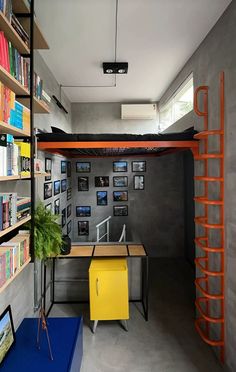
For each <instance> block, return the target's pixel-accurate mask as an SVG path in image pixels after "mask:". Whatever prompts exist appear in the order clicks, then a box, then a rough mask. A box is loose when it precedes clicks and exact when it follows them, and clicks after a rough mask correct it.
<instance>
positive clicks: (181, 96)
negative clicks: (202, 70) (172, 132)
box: [159, 74, 193, 132]
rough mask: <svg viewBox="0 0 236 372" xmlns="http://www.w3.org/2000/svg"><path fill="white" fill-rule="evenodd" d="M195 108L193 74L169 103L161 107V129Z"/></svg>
mask: <svg viewBox="0 0 236 372" xmlns="http://www.w3.org/2000/svg"><path fill="white" fill-rule="evenodd" d="M192 109H193V75H192V74H191V75H190V76H189V77H188V78H187V79H186V80H185V81H184V83H183V84H182V85H181V86H180V87H179V89H178V90H177V91H176V92H175V93H174V95H173V96H172V97H171V98H170V99H169V101H168V102H167V103H165V104H164V105H163V106H161V107H160V123H159V130H160V132H162V131H163V130H165V129H166V128H168V127H169V126H170V125H171V124H173V123H175V122H176V121H177V120H179V119H180V118H182V117H183V116H184V115H186V114H187V113H188V112H189V111H191V110H192Z"/></svg>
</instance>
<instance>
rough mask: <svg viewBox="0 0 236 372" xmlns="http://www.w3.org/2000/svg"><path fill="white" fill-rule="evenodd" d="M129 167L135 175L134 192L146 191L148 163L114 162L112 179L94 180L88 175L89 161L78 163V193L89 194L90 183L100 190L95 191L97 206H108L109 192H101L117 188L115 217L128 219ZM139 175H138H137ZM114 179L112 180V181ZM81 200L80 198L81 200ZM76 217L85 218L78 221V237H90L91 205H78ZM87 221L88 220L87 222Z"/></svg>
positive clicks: (97, 177) (104, 176)
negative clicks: (145, 174) (109, 188)
mask: <svg viewBox="0 0 236 372" xmlns="http://www.w3.org/2000/svg"><path fill="white" fill-rule="evenodd" d="M129 166H131V171H132V173H134V175H133V179H132V183H133V190H144V188H145V177H144V175H143V174H140V173H145V172H146V161H143V160H142V161H132V162H131V164H129V163H128V162H127V161H113V173H114V175H113V176H112V177H109V176H106V175H101V176H97V175H95V176H94V180H92V179H91V177H89V175H88V173H91V172H92V169H91V168H92V165H91V162H87V161H84V162H83V161H77V162H76V173H78V174H79V175H78V192H87V191H89V188H90V186H91V185H90V184H89V183H90V182H94V183H93V185H92V186H93V187H95V188H97V189H98V190H96V191H95V195H94V198H96V205H97V206H99V207H100V206H101V207H102V206H107V205H108V192H110V191H107V190H101V189H103V188H104V189H105V188H108V187H110V186H112V187H113V188H117V190H113V191H112V200H113V203H114V204H113V216H115V217H127V216H128V203H127V202H128V197H129V196H128V194H129V191H128V186H129V176H128V175H126V174H125V173H128V171H129V169H128V168H129ZM135 173H137V174H135ZM111 178H112V179H111ZM79 199H80V198H79ZM75 208H76V217H79V218H83V220H79V221H78V235H79V236H88V235H89V217H91V214H92V211H91V209H92V207H91V206H90V205H76V206H75ZM85 219H86V220H85Z"/></svg>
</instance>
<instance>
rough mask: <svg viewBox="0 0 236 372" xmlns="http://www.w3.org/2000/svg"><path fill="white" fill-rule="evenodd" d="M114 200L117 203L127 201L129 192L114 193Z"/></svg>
mask: <svg viewBox="0 0 236 372" xmlns="http://www.w3.org/2000/svg"><path fill="white" fill-rule="evenodd" d="M113 200H114V201H115V202H120V201H127V200H128V191H113Z"/></svg>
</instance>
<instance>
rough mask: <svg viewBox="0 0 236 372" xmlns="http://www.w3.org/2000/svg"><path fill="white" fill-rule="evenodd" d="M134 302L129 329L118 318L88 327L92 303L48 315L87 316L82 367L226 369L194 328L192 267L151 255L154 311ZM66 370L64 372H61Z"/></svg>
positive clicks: (139, 371) (93, 371)
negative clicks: (144, 312) (145, 312)
mask: <svg viewBox="0 0 236 372" xmlns="http://www.w3.org/2000/svg"><path fill="white" fill-rule="evenodd" d="M141 310H142V309H141V307H140V306H139V304H138V305H137V304H131V305H130V320H129V322H128V327H129V331H128V332H125V331H124V330H123V329H122V328H121V327H120V325H119V323H118V322H116V321H114V322H100V323H99V324H98V328H97V331H96V334H95V335H93V334H92V333H91V331H90V328H89V325H90V324H89V308H88V305H54V307H53V309H52V312H51V314H50V316H78V315H81V313H82V314H83V316H84V323H85V325H84V357H83V364H82V368H81V372H113V371H114V372H209V371H214V372H218V371H222V370H223V369H222V368H221V366H220V365H219V363H218V361H217V359H216V357H215V355H214V353H213V351H212V350H211V348H210V347H209V346H207V345H206V344H205V343H203V342H202V341H201V339H200V337H199V336H198V335H197V333H196V331H195V328H194V288H193V272H192V269H191V268H190V266H189V265H188V263H186V262H185V261H183V260H180V259H176V260H175V259H157V258H155V259H151V262H150V312H149V321H148V322H146V321H145V320H144V318H143V316H142V313H141ZM58 372H63V371H58Z"/></svg>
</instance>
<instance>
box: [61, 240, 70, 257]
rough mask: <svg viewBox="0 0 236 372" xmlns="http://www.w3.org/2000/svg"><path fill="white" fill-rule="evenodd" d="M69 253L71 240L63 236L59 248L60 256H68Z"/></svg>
mask: <svg viewBox="0 0 236 372" xmlns="http://www.w3.org/2000/svg"><path fill="white" fill-rule="evenodd" d="M70 251H71V239H70V237H69V235H63V237H62V246H61V254H62V255H67V254H70Z"/></svg>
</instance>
